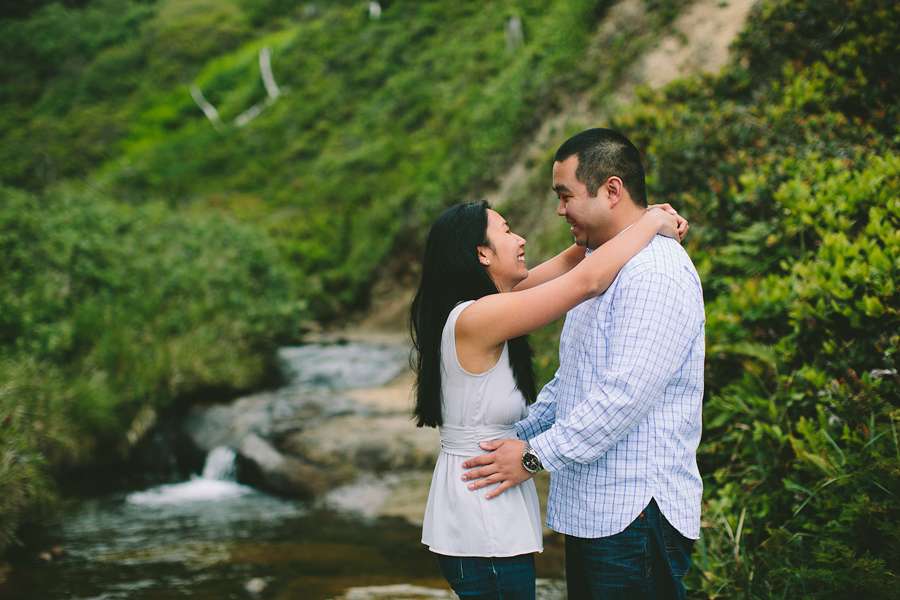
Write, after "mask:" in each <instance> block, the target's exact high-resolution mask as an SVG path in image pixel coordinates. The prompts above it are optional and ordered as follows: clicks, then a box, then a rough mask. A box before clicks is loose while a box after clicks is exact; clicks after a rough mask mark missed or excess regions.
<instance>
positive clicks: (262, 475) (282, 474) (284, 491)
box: [237, 434, 324, 498]
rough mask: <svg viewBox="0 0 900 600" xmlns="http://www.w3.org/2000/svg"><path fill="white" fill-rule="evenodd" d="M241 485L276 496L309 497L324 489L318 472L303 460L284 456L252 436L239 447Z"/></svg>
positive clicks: (256, 436)
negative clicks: (259, 489)
mask: <svg viewBox="0 0 900 600" xmlns="http://www.w3.org/2000/svg"><path fill="white" fill-rule="evenodd" d="M237 455H238V459H239V465H240V470H241V478H240V480H241V483H246V484H248V485H252V486H254V487H258V488H261V489H264V490H268V491H270V492H274V493H276V494H280V495H284V496H293V497H300V498H312V497H314V496H316V495H317V494H318V493H321V492H322V491H324V490H323V485H322V484H323V483H324V482H323V481H322V478H321V473H320V472H319V470H318V469H316V468H315V467H312V466H310V465H307V464H305V463H304V462H303V461H302V460H300V459H298V458H295V457H291V456H285V455H283V454H282V453H280V452H279V451H278V450H276V449H275V448H274V447H273V446H272V445H271V444H269V443H268V442H267V441H265V440H264V439H262V438H261V437H259V436H258V435H255V434H251V435H248V436H247V437H245V438H244V439H243V440H242V441H241V443H240V444H239V446H238V449H237Z"/></svg>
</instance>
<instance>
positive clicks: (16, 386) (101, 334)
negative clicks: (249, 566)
mask: <svg viewBox="0 0 900 600" xmlns="http://www.w3.org/2000/svg"><path fill="white" fill-rule="evenodd" d="M0 254H2V256H3V257H4V260H3V262H2V263H0V283H2V285H0V381H3V382H4V383H3V387H2V388H0V407H2V408H0V452H2V454H0V497H2V498H4V503H3V505H2V506H0V511H2V515H0V516H2V517H3V523H4V530H3V531H2V532H0V547H3V546H5V545H6V544H7V543H8V542H9V540H10V535H11V533H10V532H11V531H12V530H13V529H14V527H15V523H16V521H17V518H16V517H17V515H16V514H15V513H16V509H24V510H25V511H30V510H32V509H34V508H35V507H39V506H40V505H41V503H42V502H43V496H44V495H45V494H44V493H43V492H42V490H44V489H46V487H47V485H48V482H47V475H48V474H52V475H58V474H59V473H61V472H63V471H65V470H67V469H71V468H73V467H75V468H77V467H83V466H85V465H88V464H96V463H97V462H103V461H105V460H120V459H123V458H125V457H127V455H128V453H129V451H130V449H131V448H132V447H133V446H134V444H135V443H136V442H137V441H138V440H139V439H140V437H141V436H142V435H143V433H144V432H146V431H147V430H148V428H149V427H151V426H152V425H153V424H154V422H155V416H156V414H157V411H158V410H161V409H164V408H166V407H167V406H168V405H169V404H170V403H171V402H172V401H173V400H175V399H179V398H184V397H186V396H188V395H191V394H199V393H202V392H204V391H207V390H211V389H216V390H226V389H231V390H246V389H250V388H253V387H256V386H258V385H260V384H261V383H263V382H265V381H266V379H267V378H269V377H271V376H272V373H273V368H272V365H273V364H274V358H275V349H276V347H277V346H278V345H279V344H281V343H284V342H285V341H292V340H296V339H297V338H298V337H299V334H300V332H301V328H302V320H303V319H305V318H307V317H306V311H305V307H304V302H303V297H302V295H301V290H302V289H303V287H302V286H303V283H302V278H301V277H299V275H298V274H297V273H295V272H293V271H292V270H290V269H289V268H288V267H286V263H285V262H284V259H283V256H282V255H281V254H280V253H279V252H278V250H277V248H276V247H275V246H274V244H273V243H272V242H271V241H270V240H268V239H267V238H265V237H264V236H263V235H262V234H261V233H260V232H258V231H257V230H255V229H254V228H252V227H250V226H247V225H239V224H237V223H235V222H234V221H233V220H232V219H230V218H228V217H225V216H223V215H221V214H218V213H215V212H207V213H203V214H191V213H185V214H179V213H172V212H171V211H170V210H168V208H166V207H165V206H163V205H161V204H158V203H152V204H147V205H146V206H144V207H142V208H140V209H134V208H130V207H125V206H123V205H120V204H117V203H115V202H113V201H110V200H107V199H104V198H102V197H100V196H97V195H95V194H93V193H89V192H76V191H73V190H71V189H59V190H55V191H53V192H50V193H47V194H45V195H44V196H41V197H37V196H33V195H29V194H27V193H24V192H19V191H15V190H10V189H0ZM23 482H24V483H23ZM9 513H12V514H9ZM25 514H27V512H26V513H25Z"/></svg>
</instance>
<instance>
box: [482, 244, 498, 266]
mask: <svg viewBox="0 0 900 600" xmlns="http://www.w3.org/2000/svg"><path fill="white" fill-rule="evenodd" d="M493 253H494V251H493V250H491V248H490V246H478V261H479V262H480V263H481V264H482V265H484V266H485V267H486V266H488V265H489V264H491V256H490V255H492V254H493Z"/></svg>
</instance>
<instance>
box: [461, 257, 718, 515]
mask: <svg viewBox="0 0 900 600" xmlns="http://www.w3.org/2000/svg"><path fill="white" fill-rule="evenodd" d="M610 310H612V311H614V315H613V319H612V326H611V329H610V332H609V347H608V351H609V361H608V367H609V369H608V371H607V372H606V377H605V378H604V379H603V380H602V381H601V382H598V386H597V387H596V388H595V389H594V391H593V392H592V393H591V394H590V395H588V397H587V398H585V400H584V401H583V402H582V403H581V404H580V405H579V406H578V407H577V408H576V409H575V410H574V411H573V412H572V413H571V414H570V415H568V416H567V418H566V419H565V420H561V421H556V422H555V423H554V424H553V426H552V427H551V428H550V429H549V430H548V431H545V432H544V433H542V434H540V435H538V436H536V437H534V438H529V439H530V441H531V445H532V447H533V449H534V452H535V454H537V456H538V457H539V458H540V459H541V462H542V463H543V465H544V468H546V469H548V470H550V471H554V470H559V469H561V468H563V467H564V466H565V465H566V464H567V463H570V462H578V463H590V462H594V461H596V460H598V459H599V458H600V457H602V456H603V455H604V454H605V453H606V452H607V451H608V450H609V449H610V448H611V447H612V446H614V445H615V444H616V443H618V442H619V441H620V440H621V439H623V438H624V437H625V436H627V435H628V434H629V433H630V432H631V431H633V430H634V429H635V428H636V427H637V426H638V425H639V424H640V423H641V422H642V421H643V420H644V419H645V418H646V416H647V414H648V413H649V412H650V410H651V408H652V406H653V404H654V403H655V402H656V400H657V399H658V398H659V397H660V396H661V395H662V392H663V390H664V389H665V387H666V386H667V385H668V383H669V381H670V379H671V377H672V375H673V374H674V373H675V372H676V371H677V369H678V368H679V367H680V366H681V364H682V363H683V362H684V360H685V357H686V356H687V354H688V352H689V350H690V345H691V342H692V341H693V340H694V338H695V337H696V335H698V334H699V332H700V331H699V327H700V323H701V319H700V318H699V316H698V314H697V311H698V310H699V306H698V300H697V298H696V297H695V296H694V295H693V294H692V293H690V292H689V291H688V290H686V289H685V288H683V287H682V285H679V282H677V281H674V280H673V279H671V278H670V277H668V276H666V275H661V274H658V273H652V272H651V273H645V274H643V275H640V276H637V277H635V278H634V279H632V280H630V281H628V282H627V283H626V284H625V285H620V287H619V289H618V290H617V291H616V299H615V301H614V304H613V306H611V308H610ZM598 374H599V373H598ZM502 442H506V440H502ZM482 447H483V448H485V449H494V448H493V447H487V446H485V445H482ZM521 447H524V442H522V443H521ZM496 448H497V449H496V450H495V451H494V452H492V453H491V454H486V455H482V456H479V457H475V458H472V459H469V460H468V461H466V462H465V463H464V464H463V467H465V468H469V467H480V468H478V469H475V470H473V471H470V472H468V473H467V474H466V475H465V478H466V480H468V481H472V483H471V484H470V489H479V488H482V487H484V486H486V485H489V484H492V483H497V482H503V483H502V484H501V485H500V486H498V487H497V489H496V490H494V491H493V492H491V493H490V494H488V497H489V498H491V497H495V496H497V495H498V494H500V493H502V492H503V491H505V490H506V489H509V488H510V487H512V486H513V485H516V484H517V483H520V482H519V481H518V479H521V477H522V472H523V471H524V472H526V473H527V471H525V469H524V467H521V466H519V467H518V468H517V467H516V466H515V464H514V461H515V458H516V457H515V456H514V454H515V453H516V452H519V456H518V460H519V463H521V451H520V446H519V445H513V444H509V443H503V444H500V445H498V446H497V447H496ZM519 469H521V471H520V470H519ZM507 483H509V485H507Z"/></svg>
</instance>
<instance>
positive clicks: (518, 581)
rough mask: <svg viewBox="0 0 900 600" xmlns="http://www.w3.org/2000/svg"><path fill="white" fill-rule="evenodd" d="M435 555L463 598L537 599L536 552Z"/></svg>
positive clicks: (442, 570) (448, 580)
mask: <svg viewBox="0 0 900 600" xmlns="http://www.w3.org/2000/svg"><path fill="white" fill-rule="evenodd" d="M435 556H437V560H438V565H439V566H440V568H441V573H443V574H444V577H445V578H446V579H447V583H449V584H450V587H452V588H453V591H454V592H456V595H457V596H459V597H460V598H461V599H462V600H534V554H520V555H519V556H487V557H482V556H444V555H443V554H436V555H435Z"/></svg>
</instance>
